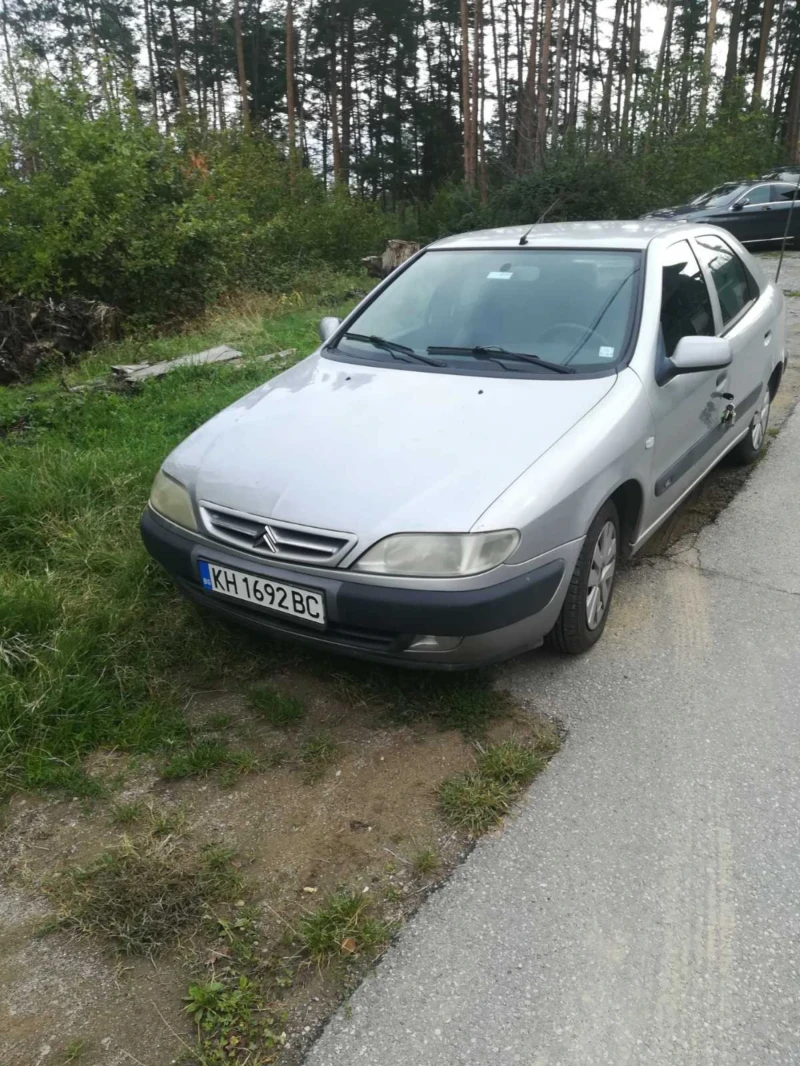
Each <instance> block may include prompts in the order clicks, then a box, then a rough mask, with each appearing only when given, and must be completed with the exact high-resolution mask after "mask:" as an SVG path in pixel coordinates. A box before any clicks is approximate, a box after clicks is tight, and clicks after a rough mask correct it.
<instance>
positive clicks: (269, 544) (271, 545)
mask: <svg viewBox="0 0 800 1066" xmlns="http://www.w3.org/2000/svg"><path fill="white" fill-rule="evenodd" d="M261 539H262V541H263V542H264V547H265V548H266V549H267V551H269V552H272V553H273V555H274V554H277V552H278V539H277V537H276V536H275V534H274V533H273V532H272V530H271V529H270V527H269V526H264V532H263V534H262V536H261Z"/></svg>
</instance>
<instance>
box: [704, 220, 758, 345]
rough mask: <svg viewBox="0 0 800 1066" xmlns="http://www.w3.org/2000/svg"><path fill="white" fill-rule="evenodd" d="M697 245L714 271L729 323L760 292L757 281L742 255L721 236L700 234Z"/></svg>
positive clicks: (713, 277)
mask: <svg viewBox="0 0 800 1066" xmlns="http://www.w3.org/2000/svg"><path fill="white" fill-rule="evenodd" d="M697 247H698V250H699V252H700V257H701V259H702V260H703V264H704V266H706V267H707V268H708V270H709V271H710V273H711V278H712V280H713V282H714V286H715V288H716V290H717V296H718V297H719V305H720V309H721V311H722V324H723V325H724V326H726V325H727V324H728V323H729V322H732V321H733V319H734V318H736V317H737V315H740V314H741V313H742V311H744V309H745V308H746V307H747V306H748V305H749V304H751V303H752V302H753V300H754V299H755V298H756V297H757V296H758V290H757V288H756V285H755V282H754V281H753V279H752V278H751V277H750V273H749V271H748V270H747V268H746V267H745V265H744V263H743V262H742V261H741V259H740V258H739V256H738V255H737V254H736V253H735V252H734V250H733V249H732V248H731V247H730V245H728V244H727V243H726V242H725V241H724V240H722V238H721V237H712V236H710V235H709V236H706V237H698V238H697Z"/></svg>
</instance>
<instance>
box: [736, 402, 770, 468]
mask: <svg viewBox="0 0 800 1066" xmlns="http://www.w3.org/2000/svg"><path fill="white" fill-rule="evenodd" d="M770 403H771V397H770V394H769V388H768V387H765V388H764V394H763V396H762V398H761V403H760V404H759V406H758V410H757V411H756V413H755V414H754V415H753V419H752V421H751V423H750V426H749V428H748V430H747V436H746V437H743V438H742V440H740V441H739V443H738V444H737V445H736V447H735V448H734V449H733V450H732V451H731V461H732V462H733V463H735V464H736V465H738V466H748V465H749V464H750V463H755V462H757V461H758V459H760V458H761V456H762V455H763V453H764V444H765V442H766V439H767V430H768V429H769V410H770Z"/></svg>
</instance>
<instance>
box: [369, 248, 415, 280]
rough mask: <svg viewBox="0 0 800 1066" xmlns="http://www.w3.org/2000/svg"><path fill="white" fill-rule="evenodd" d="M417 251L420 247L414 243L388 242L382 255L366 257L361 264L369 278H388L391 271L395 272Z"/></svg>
mask: <svg viewBox="0 0 800 1066" xmlns="http://www.w3.org/2000/svg"><path fill="white" fill-rule="evenodd" d="M419 250H420V245H418V244H417V243H416V241H389V242H388V243H387V245H386V251H385V252H384V253H383V255H368V256H367V257H366V259H362V260H361V262H362V263H363V264H364V265H365V266H366V268H367V273H368V274H369V276H370V277H371V278H388V277H389V275H390V274H391V273H392V271H393V270H397V268H398V267H399V266H402V265H403V263H405V262H406V261H407V260H409V259H410V258H411V257H412V255H416V254H417V252H418V251H419Z"/></svg>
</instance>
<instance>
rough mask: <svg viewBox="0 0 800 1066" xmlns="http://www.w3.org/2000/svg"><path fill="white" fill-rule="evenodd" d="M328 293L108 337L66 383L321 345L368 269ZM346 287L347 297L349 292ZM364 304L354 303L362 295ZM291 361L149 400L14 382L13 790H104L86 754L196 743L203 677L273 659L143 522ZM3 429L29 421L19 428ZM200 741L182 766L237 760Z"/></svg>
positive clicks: (1, 664)
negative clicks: (206, 610)
mask: <svg viewBox="0 0 800 1066" xmlns="http://www.w3.org/2000/svg"><path fill="white" fill-rule="evenodd" d="M325 284H326V286H330V287H331V290H332V294H331V295H329V296H326V297H325V298H319V297H314V296H305V295H302V294H292V295H291V296H289V297H286V298H281V299H278V298H260V299H259V298H253V300H252V301H250V302H249V303H246V302H241V301H240V302H239V303H238V304H237V305H236V306H235V307H230V308H228V309H227V311H226V312H225V313H217V314H216V315H210V316H207V319H206V321H205V322H204V323H202V330H201V331H196V332H192V333H186V334H183V335H180V336H177V337H165V338H154V339H153V338H151V339H144V340H143V339H142V338H141V337H139V338H133V339H130V340H127V341H125V342H124V343H122V344H118V345H115V346H108V347H106V348H104V349H102V350H99V351H97V352H96V353H94V354H93V355H92V356H91V357H89V358H88V359H87V360H86V361H85V362H84V363H83V364H82V365H81V366H80V367H78V368H75V369H73V370H69V371H67V372H66V375H65V381H66V382H68V383H74V382H76V381H83V380H88V379H91V378H93V377H96V376H98V375H101V376H102V375H104V374H105V372H106V370H107V368H108V366H109V365H111V364H113V363H130V362H138V361H142V360H145V359H146V360H148V361H154V360H157V359H162V358H169V357H171V356H175V355H179V354H183V353H185V352H191V351H198V350H200V349H202V348H207V347H210V346H212V345H214V344H219V343H222V342H223V341H224V342H228V343H230V344H233V345H234V346H236V347H239V348H240V349H241V350H243V351H244V352H245V353H246V354H247V355H259V354H263V353H264V352H267V351H274V350H277V349H279V348H286V347H293V348H297V349H298V358H299V357H301V356H304V355H306V354H307V353H308V352H309V351H311V350H312V349H313V348H314V347H315V346H316V343H317V342H316V327H317V323H318V320H319V318H320V317H321V315H323V314H326V313H339V314H341V313H344V311H345V310H346V309H347V306H348V301H345V300H344V298H343V294H344V292H346V291H347V290H348V289H350V288H352V287H353V286H354V285H358V286H359V287H360V288H362V289H363V288H366V287H367V283H365V282H364V280H363V279H353V278H344V279H338V281H335V280H331V279H325ZM334 290H335V291H334ZM349 302H350V303H352V300H350V301H349ZM274 373H276V370H275V369H273V368H271V367H270V366H269V365H265V364H263V363H258V362H247V363H246V364H245V365H244V367H243V368H241V369H236V368H234V367H226V366H217V367H214V366H212V367H198V368H193V369H192V368H189V369H184V370H180V371H176V372H175V373H174V374H172V375H169V376H168V377H166V378H163V379H161V380H159V381H152V382H148V383H146V384H145V385H143V387H142V388H141V389H140V391H138V392H137V393H134V394H130V395H127V394H109V393H104V392H94V391H90V392H84V393H69V392H66V391H65V390H64V387H63V383H62V380H61V378H60V377H59V375H57V374H51V375H49V376H46V377H44V378H41V379H39V380H37V381H35V382H34V383H32V384H29V385H25V386H22V387H17V388H0V558H2V567H0V792H3V791H5V790H7V789H8V788H10V787H12V786H17V787H19V786H22V787H29V788H47V787H58V788H64V789H66V790H68V791H70V792H72V793H73V794H87V793H88V794H91V793H92V791H93V790H96V789H98V788H99V786H97V785H96V783H94V782H92V781H91V780H90V779H88V778H86V776H85V775H84V774H83V773H82V771H81V769H80V758H81V756H83V755H84V754H86V753H87V752H89V751H91V750H93V749H95V748H98V747H100V746H103V745H109V746H111V745H113V746H115V747H118V748H122V749H128V750H138V751H156V750H159V749H162V748H168V747H172V748H173V749H175V748H176V747H178V748H180V747H181V746H185V745H186V743H187V741H188V739H189V734H188V727H187V725H186V722H185V720H184V717H183V714H182V710H181V708H182V697H183V695H184V692H185V688H186V686H187V685H188V684H191V683H192V682H194V683H198V682H200V683H203V682H205V681H207V680H209V679H210V678H211V677H219V676H224V674H225V673H226V671H231V670H232V671H238V672H239V673H240V674H246V673H247V672H248V671H250V672H251V673H253V674H255V673H261V674H262V675H263V670H264V666H265V665H268V664H269V656H270V654H272V655H275V654H277V653H274V652H272V653H270V652H269V651H268V650H266V649H265V646H264V645H263V643H258V642H256V641H248V639H247V638H246V637H245V636H244V635H243V634H241V633H233V632H232V631H229V630H228V629H226V628H225V627H223V626H222V625H220V624H218V623H216V622H214V621H212V620H210V619H207V618H205V617H204V616H202V615H201V614H200V613H199V612H197V611H195V610H194V609H193V608H192V607H190V606H189V605H187V604H186V603H184V602H183V601H182V600H181V599H180V598H179V597H178V596H177V595H176V594H175V592H174V590H173V588H172V586H171V583H170V582H169V580H168V579H167V577H166V575H164V574H163V573H162V572H161V571H160V569H159V568H158V567H157V566H156V565H155V564H153V563H151V562H149V560H148V557H147V555H146V553H145V551H144V549H143V547H142V545H141V542H140V538H139V533H138V518H139V515H140V513H141V511H142V509H143V508H144V506H145V504H146V502H147V498H148V495H149V490H150V485H151V482H152V479H153V476H154V474H155V472H156V471H157V469H158V467H159V465H160V463H161V462H162V460H163V459H164V458H165V456H166V455H167V454H168V453H169V452H170V451H171V449H172V448H173V447H174V446H175V445H176V444H178V443H179V442H180V441H181V440H182V439H183V438H184V437H185V436H186V435H187V434H189V433H190V432H192V430H194V429H195V428H197V426H199V425H200V424H201V423H203V422H204V421H206V420H207V419H208V418H209V417H211V416H212V415H213V414H215V413H216V412H217V411H219V410H220V409H221V408H223V407H225V406H226V405H227V404H229V403H231V402H232V401H234V400H236V399H238V398H239V397H240V396H242V395H243V394H244V393H246V392H248V391H249V390H250V389H252V388H254V387H255V386H257V385H259V384H261V383H262V382H264V381H265V380H267V379H268V378H269V377H270V376H272V375H273V374H274ZM3 426H7V427H8V426H22V427H23V428H21V429H13V430H11V431H10V432H8V433H7V434H6V435H5V436H3V433H2V427H3ZM197 747H198V746H195V747H193V748H192V749H191V751H190V753H189V754H188V755H186V756H185V757H184V761H183V763H181V759H180V758H179V757H178V756H176V759H177V760H178V761H177V763H176V762H175V760H172V772H173V773H174V772H175V770H176V767H177V768H178V769H180V767H181V765H183V766H184V768H189V769H190V770H191V769H193V768H194V767H195V766H197V765H199V764H201V763H203V761H204V760H205V763H206V764H207V763H208V760H209V759H211V760H212V761H213V759H214V758H217V759H219V758H221V756H220V755H219V752H217V755H216V756H215V755H214V753H213V749H210V748H205V749H201V750H200V751H199V752H198V751H197V750H196V749H197Z"/></svg>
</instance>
